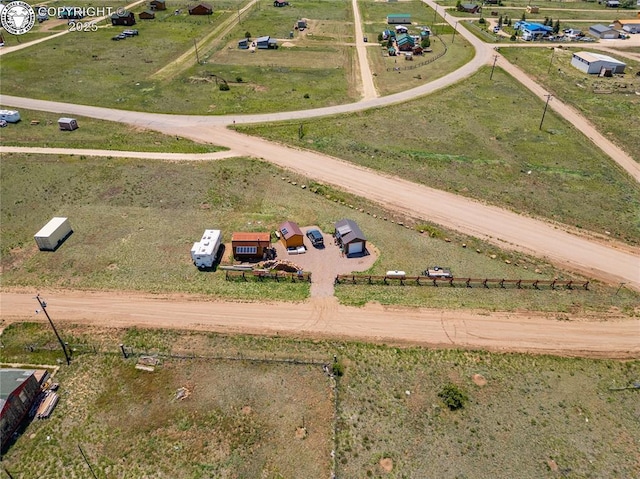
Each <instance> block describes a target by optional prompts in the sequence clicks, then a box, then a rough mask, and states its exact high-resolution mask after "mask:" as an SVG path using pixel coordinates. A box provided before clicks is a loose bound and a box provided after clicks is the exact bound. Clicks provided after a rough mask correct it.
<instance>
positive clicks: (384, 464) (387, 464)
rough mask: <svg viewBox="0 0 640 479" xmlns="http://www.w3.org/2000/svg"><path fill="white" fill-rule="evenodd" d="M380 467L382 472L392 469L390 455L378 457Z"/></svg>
mask: <svg viewBox="0 0 640 479" xmlns="http://www.w3.org/2000/svg"><path fill="white" fill-rule="evenodd" d="M380 467H381V468H382V470H383V471H384V472H391V471H392V470H393V461H392V460H391V458H390V457H383V458H382V459H380Z"/></svg>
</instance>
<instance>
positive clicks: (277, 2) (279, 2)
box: [273, 0, 289, 7]
mask: <svg viewBox="0 0 640 479" xmlns="http://www.w3.org/2000/svg"><path fill="white" fill-rule="evenodd" d="M287 5H289V2H284V1H283V0H274V2H273V6H274V7H286V6H287Z"/></svg>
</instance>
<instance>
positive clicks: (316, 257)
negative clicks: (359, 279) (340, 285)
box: [273, 226, 378, 298]
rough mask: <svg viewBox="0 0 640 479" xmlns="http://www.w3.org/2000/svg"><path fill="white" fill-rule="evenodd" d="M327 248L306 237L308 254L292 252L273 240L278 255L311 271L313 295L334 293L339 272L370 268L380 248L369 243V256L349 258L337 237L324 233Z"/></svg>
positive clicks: (309, 228) (310, 227)
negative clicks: (337, 241)
mask: <svg viewBox="0 0 640 479" xmlns="http://www.w3.org/2000/svg"><path fill="white" fill-rule="evenodd" d="M300 229H301V230H302V232H303V233H306V232H307V231H308V230H311V229H317V230H320V228H318V227H317V226H306V227H300ZM322 236H323V237H324V245H325V247H324V248H314V247H313V246H312V245H311V241H309V238H307V237H306V236H305V237H304V245H305V246H306V247H307V252H306V253H304V254H288V253H287V251H286V249H285V247H284V245H283V244H282V241H278V242H276V243H273V246H274V247H275V249H276V252H277V253H278V256H277V258H278V259H283V260H288V261H291V262H293V263H295V264H297V265H298V266H300V268H302V269H303V270H305V271H311V297H315V298H318V297H328V296H333V282H334V280H335V278H336V275H337V274H347V273H351V272H353V271H366V270H367V269H369V268H371V266H373V263H375V262H376V260H377V259H378V250H377V249H376V248H375V246H373V245H371V244H370V243H367V250H368V253H369V254H367V255H366V256H362V257H354V258H347V257H344V256H342V253H341V252H340V248H339V247H338V246H337V245H336V244H335V243H334V241H333V236H332V235H331V234H327V233H325V232H324V231H323V232H322Z"/></svg>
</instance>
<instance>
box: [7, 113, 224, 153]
mask: <svg viewBox="0 0 640 479" xmlns="http://www.w3.org/2000/svg"><path fill="white" fill-rule="evenodd" d="M2 108H8V109H12V108H10V107H2ZM19 111H20V117H21V121H20V122H18V123H11V124H9V125H8V126H7V127H6V128H3V129H2V130H0V140H1V141H2V144H3V145H5V146H8V145H11V146H24V147H42V148H83V149H109V150H120V151H150V152H163V153H208V152H213V151H221V150H227V148H224V147H220V146H214V145H208V144H200V143H194V142H192V141H190V140H186V139H184V138H179V137H175V136H169V135H163V134H161V133H158V132H155V131H151V130H146V129H142V128H135V127H131V126H128V125H125V124H122V123H116V122H110V121H104V120H95V119H93V118H86V117H81V116H74V118H75V119H76V120H78V125H79V128H78V129H77V130H75V131H72V132H68V131H60V129H59V128H58V118H60V117H61V115H60V114H58V113H47V112H42V111H34V110H26V109H24V108H20V110H19ZM31 121H39V122H40V123H39V124H38V125H31Z"/></svg>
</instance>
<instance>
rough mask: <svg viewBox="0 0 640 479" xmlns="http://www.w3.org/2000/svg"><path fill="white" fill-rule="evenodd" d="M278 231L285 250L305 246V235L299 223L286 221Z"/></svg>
mask: <svg viewBox="0 0 640 479" xmlns="http://www.w3.org/2000/svg"><path fill="white" fill-rule="evenodd" d="M278 231H279V232H280V240H281V241H282V243H283V244H284V247H285V248H291V247H296V248H297V247H298V246H304V235H303V234H302V230H301V229H300V227H299V226H298V224H297V223H294V222H293V221H285V222H284V223H282V224H281V225H280V227H279V228H278Z"/></svg>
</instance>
